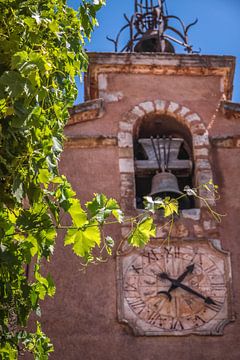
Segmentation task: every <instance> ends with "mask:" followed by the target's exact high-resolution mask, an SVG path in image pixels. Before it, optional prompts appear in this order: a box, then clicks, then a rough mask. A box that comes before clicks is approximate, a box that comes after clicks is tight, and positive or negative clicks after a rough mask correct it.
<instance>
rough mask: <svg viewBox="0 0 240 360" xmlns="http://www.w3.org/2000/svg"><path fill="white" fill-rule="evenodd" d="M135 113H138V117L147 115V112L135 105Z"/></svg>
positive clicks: (133, 111)
mask: <svg viewBox="0 0 240 360" xmlns="http://www.w3.org/2000/svg"><path fill="white" fill-rule="evenodd" d="M131 113H132V114H133V115H137V118H139V117H143V116H144V115H145V112H144V111H143V110H142V109H140V108H139V107H138V106H135V107H134V108H133V110H132V111H131Z"/></svg>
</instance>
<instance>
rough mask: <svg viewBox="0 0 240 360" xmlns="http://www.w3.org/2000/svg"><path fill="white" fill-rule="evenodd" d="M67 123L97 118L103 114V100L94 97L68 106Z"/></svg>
mask: <svg viewBox="0 0 240 360" xmlns="http://www.w3.org/2000/svg"><path fill="white" fill-rule="evenodd" d="M68 111H69V114H70V118H69V121H68V123H67V126H68V125H75V124H79V123H82V122H85V121H91V120H95V119H99V118H101V117H102V116H103V114H104V100H103V99H94V100H89V101H86V102H84V103H81V104H78V105H75V106H73V107H72V108H70V109H69V110H68Z"/></svg>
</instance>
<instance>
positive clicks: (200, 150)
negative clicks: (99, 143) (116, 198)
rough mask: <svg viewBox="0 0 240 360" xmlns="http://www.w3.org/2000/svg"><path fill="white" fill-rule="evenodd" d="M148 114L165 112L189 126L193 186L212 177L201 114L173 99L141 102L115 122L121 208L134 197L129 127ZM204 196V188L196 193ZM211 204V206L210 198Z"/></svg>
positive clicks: (126, 206)
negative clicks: (192, 160) (193, 167)
mask: <svg viewBox="0 0 240 360" xmlns="http://www.w3.org/2000/svg"><path fill="white" fill-rule="evenodd" d="M152 114H155V115H156V114H159V115H169V116H171V117H173V118H175V119H176V120H177V121H179V122H180V123H182V124H183V125H185V126H186V127H187V128H188V129H189V131H190V133H191V135H192V145H193V157H194V164H195V185H196V186H198V185H200V184H203V183H206V182H208V181H209V180H210V179H212V169H211V165H210V162H209V136H208V130H207V128H206V126H205V124H204V122H203V120H202V119H201V117H200V116H199V115H198V114H197V113H196V112H193V111H192V110H191V109H189V108H187V107H186V106H182V105H180V104H178V103H176V102H173V101H165V100H160V99H157V100H154V101H146V102H142V103H140V104H138V105H136V106H135V107H134V108H133V109H131V110H130V111H128V112H127V113H125V114H124V115H123V117H122V119H121V121H120V123H119V132H118V147H119V170H120V181H121V200H122V201H121V202H122V206H123V208H125V210H130V208H131V206H134V202H135V196H134V197H133V194H135V190H134V183H135V181H134V155H133V129H134V126H135V125H136V124H137V122H138V121H140V120H141V119H143V118H144V117H146V116H150V115H152ZM207 195H208V194H206V189H204V188H203V189H201V192H200V196H203V197H207ZM201 205H202V206H203V205H204V204H200V206H201ZM212 205H214V200H213V201H212Z"/></svg>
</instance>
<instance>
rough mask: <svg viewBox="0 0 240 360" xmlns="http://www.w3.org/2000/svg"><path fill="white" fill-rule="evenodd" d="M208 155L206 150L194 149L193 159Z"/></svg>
mask: <svg viewBox="0 0 240 360" xmlns="http://www.w3.org/2000/svg"><path fill="white" fill-rule="evenodd" d="M208 155H209V151H208V149H207V148H201V149H195V150H194V157H195V158H197V157H207V156H208Z"/></svg>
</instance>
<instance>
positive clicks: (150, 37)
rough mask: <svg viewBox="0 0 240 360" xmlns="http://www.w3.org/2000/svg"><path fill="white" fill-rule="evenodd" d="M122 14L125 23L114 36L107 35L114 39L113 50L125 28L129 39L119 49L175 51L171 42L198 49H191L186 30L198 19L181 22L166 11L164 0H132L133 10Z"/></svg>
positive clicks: (185, 47)
mask: <svg viewBox="0 0 240 360" xmlns="http://www.w3.org/2000/svg"><path fill="white" fill-rule="evenodd" d="M124 18H125V20H126V21H127V24H126V25H124V26H123V27H122V28H121V30H120V31H119V33H118V35H117V37H116V39H111V38H109V37H107V39H108V40H109V41H111V42H113V43H114V47H115V51H116V52H117V51H119V42H120V38H121V35H122V34H123V32H124V31H125V30H128V31H129V40H128V42H127V44H126V45H124V47H123V48H122V49H121V50H120V52H168V53H175V49H174V46H173V44H178V45H180V46H182V47H183V48H184V50H185V51H187V52H188V53H199V52H200V51H193V50H192V45H190V44H189V42H188V31H189V29H190V28H191V27H192V26H193V25H195V24H196V23H197V22H198V19H196V20H195V21H194V22H192V23H191V24H189V25H187V26H185V24H184V23H183V21H182V20H181V19H180V18H179V17H178V16H175V15H169V14H168V10H167V6H166V0H135V13H134V14H133V15H132V16H131V18H128V17H127V15H126V14H124ZM174 22H176V24H174ZM174 25H175V26H174Z"/></svg>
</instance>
